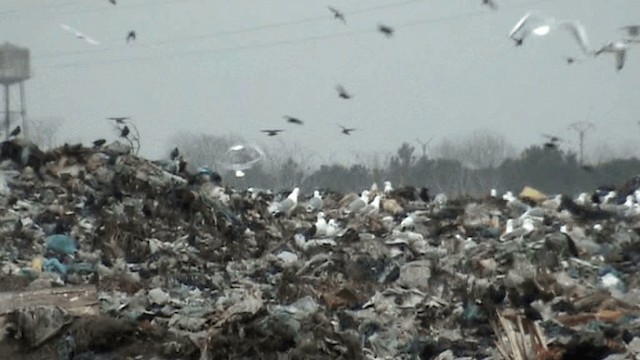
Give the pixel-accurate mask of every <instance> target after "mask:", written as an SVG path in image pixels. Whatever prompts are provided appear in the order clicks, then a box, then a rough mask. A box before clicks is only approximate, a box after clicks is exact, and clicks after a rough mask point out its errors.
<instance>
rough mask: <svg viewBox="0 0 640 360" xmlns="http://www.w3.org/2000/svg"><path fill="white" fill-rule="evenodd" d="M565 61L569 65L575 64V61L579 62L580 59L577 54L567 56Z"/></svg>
mask: <svg viewBox="0 0 640 360" xmlns="http://www.w3.org/2000/svg"><path fill="white" fill-rule="evenodd" d="M564 61H566V62H567V64H568V65H573V64H575V63H579V62H580V59H578V58H577V57H575V56H565V57H564Z"/></svg>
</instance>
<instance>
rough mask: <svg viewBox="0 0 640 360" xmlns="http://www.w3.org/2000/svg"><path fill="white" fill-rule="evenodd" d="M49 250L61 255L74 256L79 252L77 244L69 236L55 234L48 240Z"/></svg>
mask: <svg viewBox="0 0 640 360" xmlns="http://www.w3.org/2000/svg"><path fill="white" fill-rule="evenodd" d="M45 242H46V244H47V249H49V250H52V251H55V252H57V253H59V254H65V255H73V254H75V253H76V251H78V248H77V247H76V242H75V240H73V239H72V238H70V237H69V236H67V235H62V234H55V235H51V236H49V237H47V238H46V240H45Z"/></svg>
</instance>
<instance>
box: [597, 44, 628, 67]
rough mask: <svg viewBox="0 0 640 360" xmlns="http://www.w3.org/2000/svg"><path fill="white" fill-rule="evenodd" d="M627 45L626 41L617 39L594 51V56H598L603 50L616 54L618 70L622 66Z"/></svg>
mask: <svg viewBox="0 0 640 360" xmlns="http://www.w3.org/2000/svg"><path fill="white" fill-rule="evenodd" d="M628 48H629V46H628V45H627V42H626V41H623V40H617V41H612V42H610V43H608V44H607V45H605V46H603V47H602V48H601V49H600V50H598V51H596V52H595V56H598V55H600V54H602V53H604V52H606V53H611V54H614V55H615V56H616V70H617V71H620V70H622V68H623V67H624V61H625V58H626V57H627V49H628Z"/></svg>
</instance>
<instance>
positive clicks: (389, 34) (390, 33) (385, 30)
mask: <svg viewBox="0 0 640 360" xmlns="http://www.w3.org/2000/svg"><path fill="white" fill-rule="evenodd" d="M378 31H380V32H381V33H383V34H384V35H385V36H386V37H392V36H393V32H394V30H393V28H392V27H391V26H387V25H383V24H380V25H378Z"/></svg>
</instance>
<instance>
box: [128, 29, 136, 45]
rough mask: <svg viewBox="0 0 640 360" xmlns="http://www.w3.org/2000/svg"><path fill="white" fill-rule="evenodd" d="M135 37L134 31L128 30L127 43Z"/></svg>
mask: <svg viewBox="0 0 640 360" xmlns="http://www.w3.org/2000/svg"><path fill="white" fill-rule="evenodd" d="M135 39H136V31H135V30H131V31H129V33H128V34H127V44H128V43H129V42H130V41H134V40H135Z"/></svg>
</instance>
